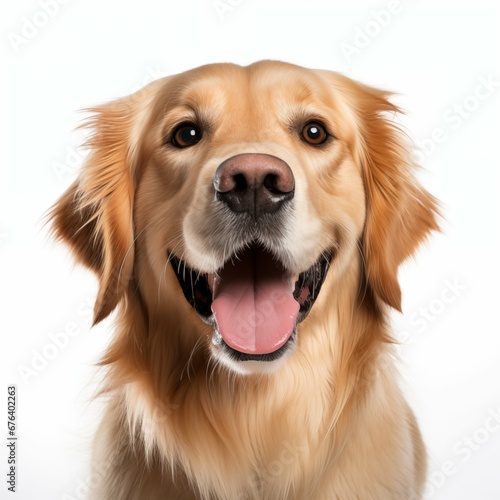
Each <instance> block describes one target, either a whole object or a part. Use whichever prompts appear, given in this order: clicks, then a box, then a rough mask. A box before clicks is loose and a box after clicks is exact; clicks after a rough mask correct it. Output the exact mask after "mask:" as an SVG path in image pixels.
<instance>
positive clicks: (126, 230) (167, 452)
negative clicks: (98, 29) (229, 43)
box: [50, 61, 439, 500]
mask: <svg viewBox="0 0 500 500" xmlns="http://www.w3.org/2000/svg"><path fill="white" fill-rule="evenodd" d="M390 97H391V94H390V93H388V92H386V91H382V90H379V89H375V88H372V87H369V86H366V85H363V84H361V83H357V82H355V81H353V80H351V79H349V78H347V77H345V76H342V75H340V74H337V73H334V72H330V71H326V70H312V69H306V68H302V67H299V66H296V65H292V64H288V63H284V62H277V61H260V62H257V63H254V64H251V65H249V66H246V67H242V66H238V65H234V64H226V63H223V64H210V65H206V66H202V67H199V68H196V69H192V70H189V71H186V72H184V73H181V74H177V75H173V76H168V77H165V78H162V79H160V80H157V81H155V82H153V83H151V84H149V85H147V86H146V87H144V88H143V89H142V90H139V91H138V92H136V93H135V94H132V95H130V96H127V97H124V98H121V99H119V100H116V101H114V102H111V103H109V104H105V105H103V106H100V107H96V108H92V109H90V110H88V111H90V112H91V114H90V118H89V119H88V120H87V121H86V122H85V123H84V126H86V127H89V129H90V130H91V132H90V133H89V136H88V140H87V142H86V146H87V147H88V148H89V150H90V152H89V155H88V157H87V159H86V162H85V164H84V166H83V167H82V169H81V172H80V173H79V176H78V178H77V180H76V181H75V182H74V184H73V185H71V186H70V187H69V189H68V190H67V191H66V192H65V193H64V194H63V195H62V197H61V198H60V199H59V200H58V201H57V202H56V204H55V205H54V206H53V207H52V209H51V211H50V219H51V223H52V229H53V232H54V235H55V238H57V239H59V240H62V241H63V242H65V243H66V244H68V245H69V246H70V248H71V250H72V252H73V254H74V256H75V257H76V259H77V261H79V262H80V263H82V264H83V265H85V266H87V267H88V268H90V269H91V270H92V271H94V272H95V273H96V275H97V278H98V280H99V290H98V295H97V299H96V303H95V310H94V323H98V322H100V321H101V320H103V319H104V318H106V317H107V316H108V315H109V314H110V313H111V312H112V311H114V310H115V309H117V312H116V335H115V336H114V340H113V341H112V344H111V345H110V347H109V349H108V351H107V352H106V353H105V355H104V357H103V359H102V365H103V366H105V367H106V368H105V370H106V386H105V389H104V391H103V392H104V393H105V394H106V398H107V408H106V410H105V413H104V415H103V418H102V423H101V424H100V427H99V429H98V432H97V435H96V438H95V444H94V448H93V457H92V463H93V467H97V468H98V469H99V471H100V475H99V481H96V484H94V488H93V490H92V494H91V498H93V499H100V500H102V499H113V500H117V499H118V500H122V499H129V500H136V499H137V500H143V499H148V500H155V499H175V500H194V499H202V500H215V499H217V500H219V499H220V500H248V499H254V500H257V499H259V500H281V499H290V500H309V499H312V500H334V499H338V500H355V499H359V500H368V499H376V500H391V499H394V500H409V499H410V500H416V499H419V498H421V496H422V490H423V485H424V482H425V474H426V452H425V447H424V444H423V441H422V438H421V434H420V432H419V428H418V425H417V423H416V419H415V417H414V415H413V413H412V411H411V410H410V408H409V406H408V404H407V403H406V401H405V399H404V397H403V395H402V392H401V390H400V388H399V385H398V377H397V373H396V370H395V367H394V363H393V353H392V352H393V347H392V346H393V344H394V341H393V339H392V337H391V335H390V331H389V325H388V313H389V312H390V310H391V309H396V310H400V309H401V290H400V286H399V283H398V276H397V273H398V266H399V265H400V264H401V263H402V262H403V261H404V260H405V259H407V258H408V257H410V256H411V255H412V254H413V253H414V251H415V250H416V248H417V247H418V246H419V245H420V244H421V243H422V242H424V241H425V240H426V239H427V237H428V236H429V235H430V233H431V232H432V231H437V230H439V228H438V222H437V221H438V219H439V204H438V202H437V200H436V199H435V198H434V197H433V196H432V195H431V194H429V193H428V192H427V191H426V190H424V189H423V188H422V187H421V186H420V185H419V183H418V182H417V180H416V177H415V169H416V165H415V162H414V159H413V155H412V154H411V151H410V148H409V146H408V144H407V141H406V140H405V134H403V133H402V132H401V130H400V127H399V126H398V125H397V124H396V123H395V121H394V117H395V116H397V115H398V113H399V112H400V110H399V109H398V107H397V106H396V105H395V104H393V103H392V102H391V101H390Z"/></svg>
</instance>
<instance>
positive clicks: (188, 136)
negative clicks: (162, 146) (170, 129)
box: [172, 123, 201, 148]
mask: <svg viewBox="0 0 500 500" xmlns="http://www.w3.org/2000/svg"><path fill="white" fill-rule="evenodd" d="M200 140H201V131H200V130H199V129H198V127H197V126H196V125H194V124H192V123H182V124H181V125H179V126H178V127H177V128H176V129H175V130H174V133H173V134H172V144H173V145H174V146H175V147H177V148H187V147H189V146H194V145H195V144H196V143H198V142H199V141H200Z"/></svg>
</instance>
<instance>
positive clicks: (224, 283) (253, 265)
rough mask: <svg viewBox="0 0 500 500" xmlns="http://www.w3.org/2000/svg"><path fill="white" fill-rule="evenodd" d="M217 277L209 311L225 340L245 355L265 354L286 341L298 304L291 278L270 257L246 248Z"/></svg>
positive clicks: (291, 328)
mask: <svg viewBox="0 0 500 500" xmlns="http://www.w3.org/2000/svg"><path fill="white" fill-rule="evenodd" d="M219 278H220V279H217V280H216V282H215V284H214V291H213V296H214V300H213V302H212V311H213V313H214V315H215V319H216V321H217V325H218V327H219V332H220V334H221V335H222V338H223V339H224V341H225V342H226V343H227V344H228V345H229V346H230V347H232V348H233V349H236V350H237V351H240V352H243V353H246V354H268V353H271V352H274V351H276V350H277V349H279V348H280V347H281V346H282V345H283V344H285V342H286V341H287V340H288V339H289V338H290V335H291V334H292V332H293V329H294V327H295V322H296V319H297V314H298V312H299V307H300V306H299V303H298V302H297V301H296V300H295V299H294V298H293V287H294V284H293V280H292V279H291V277H290V276H286V274H285V273H284V271H283V269H282V268H281V266H280V265H279V264H278V263H277V262H276V261H274V260H273V258H272V256H271V255H270V254H269V253H268V252H265V251H264V250H261V249H255V248H253V249H250V250H246V251H245V252H244V253H243V254H242V255H241V256H240V257H239V258H238V259H236V258H235V259H233V262H228V263H227V264H226V265H225V266H224V269H223V270H222V271H221V273H220V275H219Z"/></svg>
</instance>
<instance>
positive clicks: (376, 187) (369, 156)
mask: <svg viewBox="0 0 500 500" xmlns="http://www.w3.org/2000/svg"><path fill="white" fill-rule="evenodd" d="M354 89H355V111H356V113H357V122H358V124H359V127H360V130H359V137H360V138H361V140H359V141H358V143H357V144H356V145H355V155H356V159H357V161H358V162H359V164H360V165H361V167H362V170H363V176H364V184H365V191H366V198H367V217H366V223H365V230H364V235H363V241H362V247H363V251H364V257H365V262H366V270H365V272H366V278H367V282H368V283H369V285H370V286H371V287H372V289H373V291H374V292H375V294H376V295H377V296H378V297H379V298H381V299H382V300H383V301H384V302H386V303H387V304H389V305H390V306H392V307H394V308H395V309H397V310H401V290H400V287H399V282H398V276H397V272H398V267H399V265H400V264H401V263H402V262H403V261H404V260H405V259H406V258H408V257H409V256H410V255H412V254H413V253H414V251H415V250H416V248H417V247H418V245H419V244H420V243H421V242H422V241H423V240H425V238H426V237H427V236H428V235H429V233H430V232H431V231H432V230H439V227H438V224H437V221H436V219H437V216H438V204H437V201H436V199H435V198H434V197H433V196H431V195H430V194H429V193H428V192H427V191H425V190H424V189H423V188H422V187H421V186H420V185H419V184H418V182H417V180H416V178H415V175H414V169H415V165H414V162H413V160H412V159H411V153H410V152H409V151H408V149H407V145H406V141H405V140H404V136H403V134H402V132H401V131H400V130H399V128H398V127H397V125H395V124H394V122H392V121H391V119H390V117H389V116H388V114H392V115H396V114H398V113H400V110H399V108H398V107H397V106H395V105H394V104H392V103H391V102H390V101H389V100H388V96H389V94H388V93H387V92H383V91H380V90H377V89H374V88H370V87H366V86H363V85H359V84H356V85H355V87H354Z"/></svg>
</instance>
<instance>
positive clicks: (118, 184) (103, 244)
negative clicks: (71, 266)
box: [49, 98, 134, 324]
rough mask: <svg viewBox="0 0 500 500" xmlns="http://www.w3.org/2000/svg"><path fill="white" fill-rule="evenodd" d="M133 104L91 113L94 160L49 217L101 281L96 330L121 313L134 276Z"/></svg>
mask: <svg viewBox="0 0 500 500" xmlns="http://www.w3.org/2000/svg"><path fill="white" fill-rule="evenodd" d="M128 99H129V98H126V99H122V100H119V101H115V102H113V103H110V104H108V105H105V106H102V107H99V108H95V109H92V110H90V111H91V112H93V116H92V117H91V118H90V120H89V121H88V122H87V123H85V124H84V125H83V126H84V127H90V128H91V129H92V130H93V133H92V135H91V136H90V138H89V139H88V141H87V144H86V145H87V146H88V147H89V148H90V149H91V152H90V154H89V157H88V159H87V161H86V163H85V165H84V167H83V169H82V171H81V173H80V176H79V178H78V179H77V181H76V182H75V183H74V184H73V185H72V186H70V187H69V189H68V190H67V191H66V192H65V193H64V194H63V196H62V197H61V198H60V199H59V201H58V202H57V203H56V204H55V205H54V207H52V210H51V212H50V214H49V217H50V219H51V220H52V230H53V232H54V233H55V236H56V238H58V239H60V240H63V241H64V242H66V243H67V244H68V245H69V246H70V247H71V249H72V250H73V253H74V254H75V256H76V258H77V260H78V261H80V262H81V263H82V264H84V265H86V266H87V267H89V268H90V269H92V270H93V271H94V272H95V273H96V274H97V276H98V278H99V293H98V296H97V301H96V304H95V308H94V324H95V323H97V322H99V321H101V320H102V319H104V318H105V317H106V316H108V315H109V314H110V312H111V311H112V310H113V309H114V308H115V307H116V305H117V304H118V302H119V301H120V299H121V297H122V296H123V293H124V291H125V289H126V284H127V282H128V281H129V279H130V277H131V275H132V272H133V262H134V244H133V243H134V237H133V219H132V207H133V196H134V182H133V165H132V162H131V159H130V149H131V146H130V135H131V131H132V125H133V123H132V122H133V110H132V106H131V105H130V102H129V101H128Z"/></svg>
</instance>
